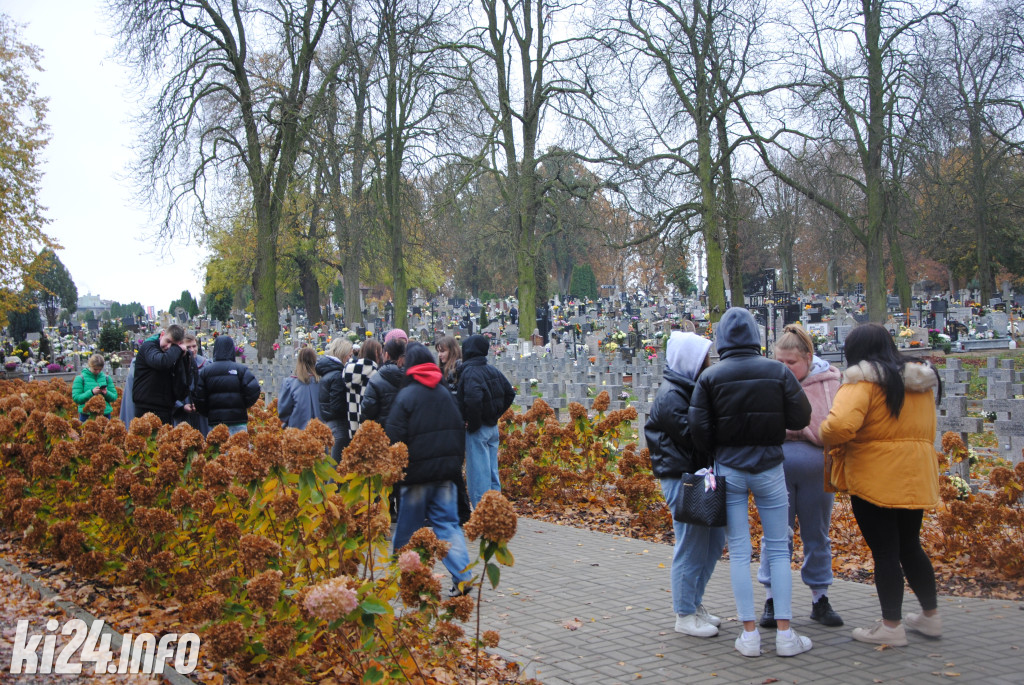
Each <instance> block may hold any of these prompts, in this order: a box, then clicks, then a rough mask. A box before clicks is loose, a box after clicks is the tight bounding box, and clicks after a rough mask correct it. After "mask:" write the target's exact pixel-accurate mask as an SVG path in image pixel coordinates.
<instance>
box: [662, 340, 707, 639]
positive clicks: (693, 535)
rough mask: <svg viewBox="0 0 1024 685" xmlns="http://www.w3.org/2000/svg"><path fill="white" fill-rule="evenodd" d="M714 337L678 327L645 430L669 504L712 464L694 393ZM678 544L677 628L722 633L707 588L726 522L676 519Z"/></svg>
mask: <svg viewBox="0 0 1024 685" xmlns="http://www.w3.org/2000/svg"><path fill="white" fill-rule="evenodd" d="M710 349H711V341H710V340H708V339H707V338H702V337H701V336H699V335H695V334H693V333H683V332H681V331H673V332H672V335H671V336H670V337H669V339H668V346H667V348H666V350H665V359H666V361H667V362H668V366H667V368H666V369H665V377H664V381H663V382H662V384H661V386H660V387H659V388H658V394H657V395H656V396H655V398H654V404H652V405H651V413H650V416H649V417H648V419H647V423H646V425H645V426H644V436H645V437H646V438H647V447H648V449H649V450H650V452H651V471H652V472H653V473H654V477H655V478H657V479H658V480H659V481H660V482H661V492H662V493H663V494H664V495H665V502H666V503H667V504H668V506H669V509H670V510H671V509H674V508H675V506H676V501H677V500H678V498H679V497H680V495H681V494H682V493H681V492H680V491H681V489H682V487H683V485H682V480H681V478H682V475H683V474H684V473H696V472H697V471H699V470H700V469H703V468H707V467H708V466H710V465H711V460H710V459H709V458H708V455H707V454H706V453H705V452H701V451H700V450H698V449H697V448H696V447H695V446H694V444H693V438H692V437H691V436H690V427H689V418H688V415H687V412H688V410H689V408H690V396H691V395H692V394H693V388H694V383H695V381H696V379H697V377H698V376H699V375H700V373H701V371H702V370H703V369H704V368H706V367H707V366H708V365H709V363H710V358H709V357H708V352H709V350H710ZM673 526H674V528H675V535H676V544H675V551H674V553H673V555H672V608H673V609H674V610H675V614H676V632H677V633H683V634H684V635H693V636H694V637H712V636H714V635H718V626H720V625H721V623H722V620H721V619H720V618H718V617H717V616H714V615H712V614H710V613H708V611H707V609H705V608H704V603H703V600H704V589H705V588H706V587H707V584H708V581H709V580H710V579H711V574H712V573H714V571H715V565H716V564H717V563H718V559H719V557H721V556H722V548H723V547H724V546H725V528H724V527H722V526H716V527H710V526H701V525H697V524H693V523H680V522H679V521H673Z"/></svg>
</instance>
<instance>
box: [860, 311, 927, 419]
mask: <svg viewBox="0 0 1024 685" xmlns="http://www.w3.org/2000/svg"><path fill="white" fill-rule="evenodd" d="M844 351H845V353H846V361H847V363H848V364H849V365H850V366H854V365H856V364H859V363H860V362H862V361H866V362H868V363H869V364H871V365H872V366H874V367H875V370H876V371H878V374H879V376H880V377H881V381H882V382H881V385H882V388H884V389H885V404H886V406H887V407H889V413H890V414H892V416H893V417H894V418H895V417H898V416H899V415H900V410H902V409H903V398H904V394H905V393H906V388H905V386H904V383H903V367H905V366H906V365H907V363H908V362H911V363H913V362H915V361H916V360H913V359H910V358H908V357H905V356H903V355H902V354H900V352H899V350H898V349H897V348H896V343H895V342H894V341H893V339H892V334H891V333H889V331H887V330H886V329H885V328H884V327H882V326H880V325H878V324H877V323H866V324H861V325H860V326H857V327H855V328H854V329H853V330H851V331H850V332H849V334H847V336H846V345H845V347H844ZM936 376H938V374H936ZM941 396H942V385H941V380H940V384H939V390H938V394H937V395H936V401H938V399H939V398H940V397H941Z"/></svg>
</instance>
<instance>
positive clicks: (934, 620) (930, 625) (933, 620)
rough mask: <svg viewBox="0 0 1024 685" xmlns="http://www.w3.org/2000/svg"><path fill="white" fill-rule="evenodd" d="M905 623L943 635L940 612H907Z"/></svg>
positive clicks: (934, 635) (932, 634) (929, 634)
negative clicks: (926, 613) (929, 614)
mask: <svg viewBox="0 0 1024 685" xmlns="http://www.w3.org/2000/svg"><path fill="white" fill-rule="evenodd" d="M697 613H698V615H699V614H700V607H697ZM903 625H905V626H906V627H907V628H910V629H911V630H913V631H916V632H918V633H921V634H922V635H924V636H925V637H930V638H940V637H942V617H941V616H939V615H938V614H932V615H931V616H925V615H924V614H907V615H906V616H904V617H903Z"/></svg>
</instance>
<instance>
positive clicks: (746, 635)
mask: <svg viewBox="0 0 1024 685" xmlns="http://www.w3.org/2000/svg"><path fill="white" fill-rule="evenodd" d="M759 635H760V633H758V632H757V628H754V629H753V630H747V629H746V628H744V629H743V639H744V640H756V639H757V638H758V636H759Z"/></svg>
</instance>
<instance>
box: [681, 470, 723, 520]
mask: <svg viewBox="0 0 1024 685" xmlns="http://www.w3.org/2000/svg"><path fill="white" fill-rule="evenodd" d="M709 475H710V474H709ZM705 478H706V476H698V475H696V474H693V473H684V474H683V475H682V476H680V484H679V495H678V496H677V497H676V506H675V511H673V512H672V518H674V519H675V520H676V521H679V522H680V523H695V524H697V525H699V526H708V527H718V526H724V525H725V476H717V475H715V476H711V479H710V481H709V483H708V485H705ZM712 482H713V483H714V487H710V483H712Z"/></svg>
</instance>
